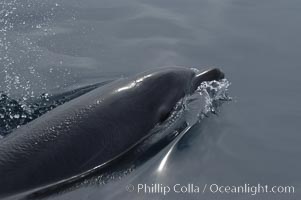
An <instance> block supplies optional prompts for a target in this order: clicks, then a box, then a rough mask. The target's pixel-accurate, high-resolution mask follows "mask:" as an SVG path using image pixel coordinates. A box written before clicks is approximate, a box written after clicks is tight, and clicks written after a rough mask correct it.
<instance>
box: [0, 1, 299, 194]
mask: <svg viewBox="0 0 301 200" xmlns="http://www.w3.org/2000/svg"><path fill="white" fill-rule="evenodd" d="M0 6H2V7H0V16H1V18H0V29H1V32H0V34H1V38H0V65H1V72H0V91H1V90H2V91H5V92H6V93H9V94H10V95H11V96H13V97H15V98H22V97H25V98H29V97H30V96H36V95H39V94H41V93H44V92H54V93H59V92H62V91H68V90H70V89H72V88H77V87H79V86H85V85H87V84H91V83H96V82H101V81H103V80H107V79H112V78H118V77H122V76H128V75H131V74H135V73H137V72H141V71H144V70H146V69H150V68H154V67H160V66H172V65H180V66H188V67H196V68H202V67H206V66H217V67H219V68H221V69H222V70H223V71H224V72H225V74H226V76H227V78H228V79H229V80H230V81H231V83H232V85H231V88H230V93H231V96H232V97H233V101H232V102H230V103H228V104H224V105H223V106H222V108H221V111H220V113H219V115H218V116H214V115H213V116H210V117H209V118H207V119H205V120H203V121H202V123H201V124H200V125H198V126H196V127H194V128H193V129H192V130H190V131H189V132H188V134H186V136H185V137H184V138H183V139H182V140H181V141H180V142H179V145H178V146H177V148H175V149H174V150H173V151H172V153H171V154H170V157H169V159H168V161H167V164H166V167H165V168H164V170H163V171H158V166H159V164H160V162H161V160H162V158H163V157H164V155H166V151H167V150H166V149H165V150H163V151H161V152H160V153H159V154H157V155H156V156H155V157H153V158H152V159H150V160H149V161H148V162H146V163H145V164H143V165H142V166H140V167H139V168H137V169H135V170H134V171H133V172H132V173H129V174H128V175H127V176H124V177H123V178H122V179H121V180H114V181H110V182H109V183H108V184H105V185H101V186H96V185H93V184H92V185H91V186H85V187H79V188H78V189H76V190H72V191H70V192H67V193H63V194H60V195H58V196H52V197H50V198H49V199H71V198H72V199H100V198H102V199H163V198H164V199H217V198H219V199H242V198H244V199H271V198H278V199H279V198H282V199H299V198H300V196H301V194H300V190H301V173H300V169H301V160H300V154H301V146H300V143H301V136H300V119H301V112H300V111H301V110H300V106H299V102H300V100H301V95H300V85H301V78H300V73H301V69H300V67H301V64H300V63H301V57H300V53H301V40H300V35H301V26H300V19H301V14H300V10H301V1H298V0H287V1H283V0H253V1H249V0H186V1H183V0H152V1H147V0H141V1H134V0H85V1H79V0H66V1H50V0H48V1H47V0H26V1H24V0H10V1H8V0H1V2H0ZM0 178H1V177H0ZM139 183H142V184H152V183H161V184H164V185H169V186H173V185H174V184H176V183H180V184H183V185H185V184H186V185H187V184H188V183H194V184H195V185H199V186H201V187H202V186H203V185H205V184H208V185H209V184H213V183H214V184H218V185H224V186H226V185H243V184H250V185H257V184H258V183H260V184H263V185H264V184H267V185H269V186H274V185H277V186H278V185H280V186H287V185H292V186H294V187H295V194H281V195H280V194H278V195H276V194H258V195H251V194H243V195H238V194H217V193H215V194H212V193H210V192H209V191H208V192H205V193H204V194H203V193H201V194H187V193H186V194H176V193H172V192H170V193H169V194H167V195H166V196H163V195H162V194H145V193H140V194H137V192H135V191H134V192H127V191H126V185H128V184H133V185H134V186H136V185H137V184H139ZM202 189H203V188H201V190H202Z"/></svg>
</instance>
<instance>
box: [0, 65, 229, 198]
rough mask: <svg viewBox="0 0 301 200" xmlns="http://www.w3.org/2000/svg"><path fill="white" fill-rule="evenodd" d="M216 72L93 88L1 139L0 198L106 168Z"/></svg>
mask: <svg viewBox="0 0 301 200" xmlns="http://www.w3.org/2000/svg"><path fill="white" fill-rule="evenodd" d="M223 78H224V74H223V73H222V72H221V71H220V70H219V69H216V68H214V69H209V70H204V71H197V70H194V69H190V68H185V67H168V68H158V69H154V70H150V71H146V72H143V73H140V74H138V75H135V76H133V77H131V78H124V79H121V80H117V81H113V82H111V83H108V84H107V85H105V86H102V87H99V88H96V89H94V90H92V91H90V92H88V93H86V94H83V95H82V96H80V97H78V98H75V99H73V100H71V101H69V102H67V103H65V104H63V105H61V106H58V107H56V108H55V109H53V110H51V111H49V112H47V113H46V114H44V115H42V116H41V117H39V118H37V119H35V120H33V121H31V122H30V123H28V124H26V125H24V126H21V127H19V128H18V129H16V130H15V131H14V132H12V133H11V134H10V135H8V136H6V137H5V138H3V139H1V140H0V197H1V196H2V197H3V196H9V195H13V194H17V193H20V192H24V191H27V190H30V189H34V188H39V187H44V186H45V187H46V186H47V185H51V184H55V183H57V182H60V181H62V180H68V179H69V178H72V177H75V176H77V175H80V174H83V173H85V172H87V171H89V170H92V169H95V168H99V167H102V166H107V165H109V164H110V163H111V162H112V161H114V160H115V159H117V158H119V157H121V156H122V155H123V154H124V153H125V152H128V151H129V150H131V149H132V148H133V147H135V146H136V145H138V144H139V143H141V142H142V141H143V140H144V139H146V138H147V137H148V136H149V135H150V132H151V130H152V129H153V128H154V127H155V126H156V125H157V124H160V123H162V122H163V121H164V120H165V119H167V118H168V116H169V114H170V112H171V111H172V110H173V108H174V106H175V105H176V103H177V102H178V101H179V100H180V99H181V98H183V97H184V96H185V95H189V94H191V93H193V92H194V91H195V90H196V88H197V87H198V86H199V85H200V83H201V82H203V81H211V80H220V79H223Z"/></svg>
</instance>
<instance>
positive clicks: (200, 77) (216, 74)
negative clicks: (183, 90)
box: [191, 68, 225, 92]
mask: <svg viewBox="0 0 301 200" xmlns="http://www.w3.org/2000/svg"><path fill="white" fill-rule="evenodd" d="M223 78H225V74H224V73H223V72H222V71H221V70H219V69H217V68H213V69H208V70H205V71H201V72H197V73H196V74H195V76H194V77H193V79H192V85H191V92H193V91H195V90H196V89H197V88H198V86H199V85H200V84H201V83H202V82H204V81H213V80H216V81H218V80H221V79H223Z"/></svg>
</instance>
